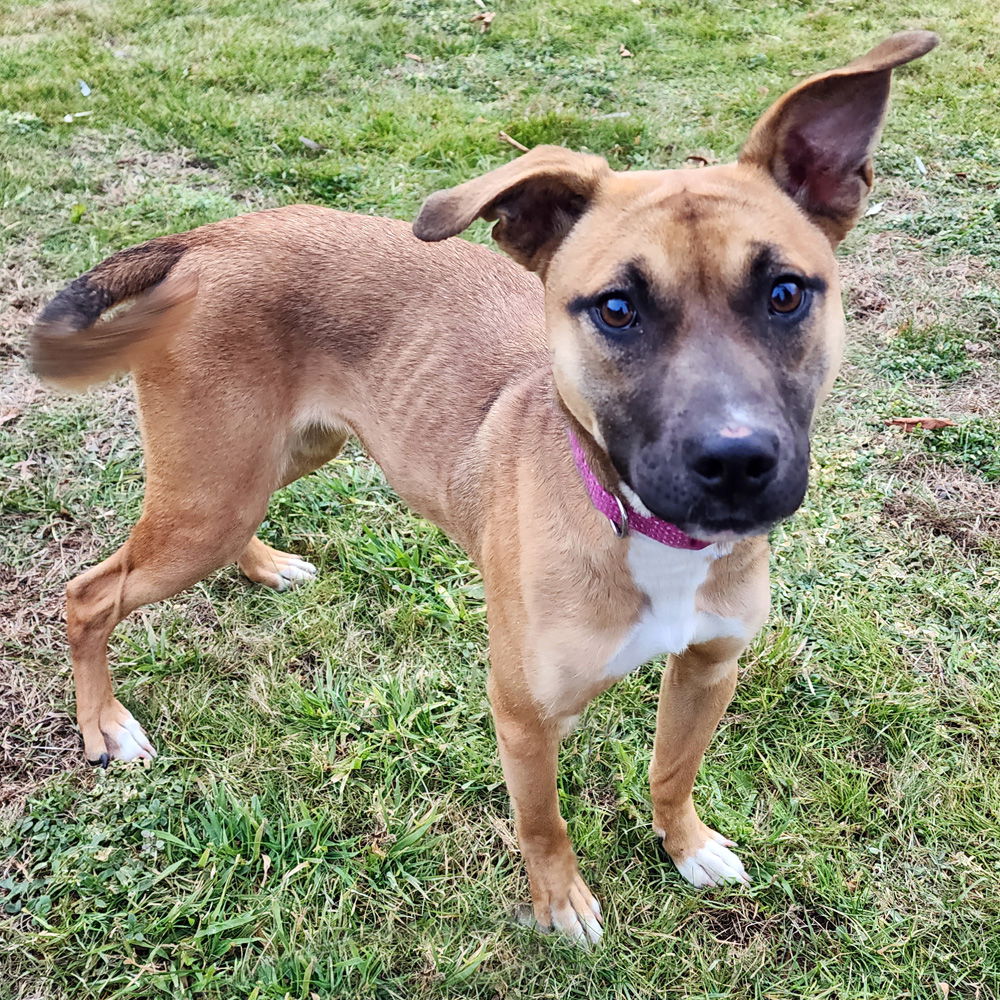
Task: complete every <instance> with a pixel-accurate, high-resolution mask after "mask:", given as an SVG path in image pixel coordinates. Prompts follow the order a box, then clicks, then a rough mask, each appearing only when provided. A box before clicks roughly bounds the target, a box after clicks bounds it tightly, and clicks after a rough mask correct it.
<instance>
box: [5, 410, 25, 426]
mask: <svg viewBox="0 0 1000 1000" xmlns="http://www.w3.org/2000/svg"><path fill="white" fill-rule="evenodd" d="M23 412H24V411H23V410H20V409H18V408H17V407H16V406H8V407H7V408H6V409H4V410H0V427H2V426H3V425H4V424H9V423H10V422H11V421H12V420H17V418H18V417H19V416H20V415H21V414H22V413H23Z"/></svg>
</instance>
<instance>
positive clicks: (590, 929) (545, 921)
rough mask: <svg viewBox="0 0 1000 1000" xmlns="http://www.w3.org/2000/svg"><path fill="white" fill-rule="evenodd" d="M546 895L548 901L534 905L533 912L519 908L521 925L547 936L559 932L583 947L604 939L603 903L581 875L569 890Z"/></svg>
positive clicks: (517, 918) (518, 919)
mask: <svg viewBox="0 0 1000 1000" xmlns="http://www.w3.org/2000/svg"><path fill="white" fill-rule="evenodd" d="M545 895H546V898H545V899H543V900H542V901H541V902H536V903H535V904H534V907H533V911H532V910H529V908H528V907H522V908H518V910H517V911H515V919H516V920H517V922H518V923H520V924H522V925H524V926H530V927H534V928H535V929H536V930H539V931H541V932H542V933H543V934H551V933H552V932H553V931H556V932H558V933H559V934H561V935H563V937H565V938H568V939H569V940H570V941H572V942H573V944H575V945H578V946H579V947H581V948H590V947H593V946H594V945H596V944H597V943H598V942H599V941H600V940H601V937H602V936H603V934H604V917H603V916H602V915H601V904H600V903H599V902H598V901H597V899H596V897H595V896H594V894H593V893H592V892H591V891H590V889H588V888H587V885H586V883H585V882H584V881H583V879H582V878H580V876H579V875H575V876H574V877H573V880H572V882H571V884H570V886H569V889H568V890H567V891H565V892H563V893H546V894H545Z"/></svg>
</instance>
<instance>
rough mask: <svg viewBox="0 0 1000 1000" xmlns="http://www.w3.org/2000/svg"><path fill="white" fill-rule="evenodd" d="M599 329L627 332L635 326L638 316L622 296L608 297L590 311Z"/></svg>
mask: <svg viewBox="0 0 1000 1000" xmlns="http://www.w3.org/2000/svg"><path fill="white" fill-rule="evenodd" d="M591 312H592V315H593V316H594V318H595V319H596V320H597V325H598V326H599V327H605V328H607V329H610V330H615V331H618V330H627V329H628V328H629V327H630V326H635V323H636V320H637V319H638V318H639V314H638V313H637V312H636V311H635V307H634V306H633V305H632V303H631V302H629V300H628V299H627V298H625V296H624V295H608V296H607V297H606V298H604V299H602V300H601V301H600V302H599V303H598V304H597V305H596V306H594V307H593V309H592V310H591Z"/></svg>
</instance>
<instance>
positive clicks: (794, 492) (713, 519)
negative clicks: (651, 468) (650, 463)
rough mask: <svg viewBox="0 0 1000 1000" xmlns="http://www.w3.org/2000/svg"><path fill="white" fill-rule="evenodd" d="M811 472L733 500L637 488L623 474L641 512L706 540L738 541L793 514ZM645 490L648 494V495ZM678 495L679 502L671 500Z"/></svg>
mask: <svg viewBox="0 0 1000 1000" xmlns="http://www.w3.org/2000/svg"><path fill="white" fill-rule="evenodd" d="M807 475H808V474H807V473H806V474H803V475H798V474H795V475H791V476H789V477H788V479H787V480H784V481H783V482H780V483H776V484H775V488H774V489H773V490H772V491H768V492H767V493H766V494H765V495H761V496H758V497H755V498H752V499H746V500H744V501H742V502H738V503H733V504H731V503H730V502H728V501H727V500H724V499H719V498H714V499H713V498H706V497H704V496H696V497H692V496H691V494H690V493H689V492H687V491H685V490H684V489H683V488H680V489H676V488H675V489H670V488H667V489H663V488H660V489H648V488H647V489H645V490H642V491H640V490H637V489H636V488H635V487H634V486H632V485H631V483H629V482H628V481H627V480H626V479H625V477H622V483H623V485H624V486H625V487H626V489H625V490H623V492H625V494H626V496H627V498H628V499H629V500H630V501H633V500H634V499H638V500H639V501H640V502H641V506H639V505H635V504H634V506H639V509H640V511H641V512H643V513H645V512H648V513H650V514H653V515H655V516H656V517H658V518H660V519H661V520H663V521H666V522H667V523H668V524H672V525H675V526H676V527H677V528H679V529H680V530H681V531H683V532H684V534H686V535H688V536H690V537H691V538H694V539H696V540H698V541H702V542H710V543H715V542H736V541H739V540H740V539H743V538H753V537H758V536H760V535H766V534H768V532H770V531H771V530H772V529H773V528H774V527H775V526H776V525H778V524H780V523H781V522H782V521H784V520H786V519H787V518H789V517H791V516H792V514H794V513H795V511H797V510H798V509H799V507H800V506H801V504H802V501H803V499H804V497H805V489H806V481H807ZM644 494H645V495H644ZM672 497H676V498H677V501H679V502H671V498H672Z"/></svg>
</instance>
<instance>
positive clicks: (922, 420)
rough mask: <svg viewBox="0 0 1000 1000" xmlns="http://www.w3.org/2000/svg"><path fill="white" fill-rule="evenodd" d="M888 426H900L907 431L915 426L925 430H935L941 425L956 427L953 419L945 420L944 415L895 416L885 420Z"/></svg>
mask: <svg viewBox="0 0 1000 1000" xmlns="http://www.w3.org/2000/svg"><path fill="white" fill-rule="evenodd" d="M886 424H888V426H890V427H902V428H903V430H904V431H906V432H907V433H909V432H910V431H912V430H915V429H916V428H917V427H922V428H923V429H924V430H925V431H937V430H940V429H941V428H942V427H957V426H958V425H957V424H956V423H955V421H954V420H947V419H945V418H944V417H895V418H894V419H892V420H887V421H886Z"/></svg>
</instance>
